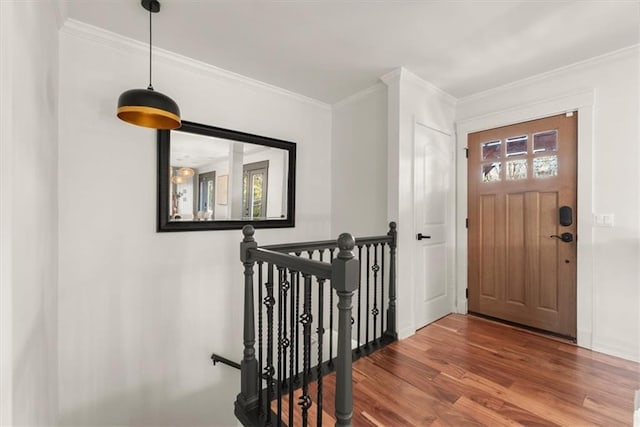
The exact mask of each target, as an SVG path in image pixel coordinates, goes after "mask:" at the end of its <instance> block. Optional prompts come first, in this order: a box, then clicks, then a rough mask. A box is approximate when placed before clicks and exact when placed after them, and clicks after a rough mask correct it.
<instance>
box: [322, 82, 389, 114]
mask: <svg viewBox="0 0 640 427" xmlns="http://www.w3.org/2000/svg"><path fill="white" fill-rule="evenodd" d="M386 88H387V86H386V85H385V84H383V83H382V82H376V83H375V84H373V85H371V86H369V87H367V88H365V89H362V90H361V91H359V92H356V93H354V94H353V95H349V96H347V97H346V98H343V99H341V100H340V101H338V102H336V103H334V104H333V105H332V107H333V109H334V110H335V109H339V108H342V107H344V106H346V105H349V104H352V103H354V102H357V101H359V100H361V99H362V98H365V97H366V96H368V95H370V94H372V93H376V92H380V91H381V90H382V89H386Z"/></svg>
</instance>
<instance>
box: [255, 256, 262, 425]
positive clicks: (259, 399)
mask: <svg viewBox="0 0 640 427" xmlns="http://www.w3.org/2000/svg"><path fill="white" fill-rule="evenodd" d="M257 264H258V301H259V302H258V408H259V413H260V415H261V416H262V415H264V408H263V407H262V403H263V402H262V393H261V392H260V390H262V361H263V359H262V356H263V355H262V305H260V301H262V264H263V262H262V261H259V262H258V263H257Z"/></svg>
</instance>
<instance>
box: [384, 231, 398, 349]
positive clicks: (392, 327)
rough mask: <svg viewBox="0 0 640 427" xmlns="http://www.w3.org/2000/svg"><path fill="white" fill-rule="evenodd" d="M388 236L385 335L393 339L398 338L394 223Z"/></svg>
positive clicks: (396, 236) (396, 234)
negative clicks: (387, 286) (387, 302)
mask: <svg viewBox="0 0 640 427" xmlns="http://www.w3.org/2000/svg"><path fill="white" fill-rule="evenodd" d="M387 235H388V236H390V237H391V243H390V244H389V308H388V309H387V332H386V333H387V335H389V336H390V337H391V338H393V339H398V330H397V329H396V244H397V241H398V240H397V239H398V232H397V230H396V223H395V222H390V223H389V232H388V233H387Z"/></svg>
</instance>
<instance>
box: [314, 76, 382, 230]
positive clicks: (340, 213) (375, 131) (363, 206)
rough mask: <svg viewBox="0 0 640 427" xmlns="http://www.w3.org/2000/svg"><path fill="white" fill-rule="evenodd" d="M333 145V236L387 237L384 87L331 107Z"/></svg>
mask: <svg viewBox="0 0 640 427" xmlns="http://www.w3.org/2000/svg"><path fill="white" fill-rule="evenodd" d="M331 140H332V142H331V143H332V149H331V152H332V156H331V177H332V180H333V181H332V188H331V194H332V199H331V200H332V202H331V204H332V206H333V216H332V219H333V233H332V234H333V235H336V236H337V235H339V234H340V233H344V232H349V233H351V234H353V235H354V236H356V237H359V236H373V235H381V234H386V233H387V230H388V223H387V87H386V86H385V85H384V84H382V83H378V84H377V85H375V86H373V87H371V88H369V89H367V90H366V91H364V92H362V93H359V94H356V95H354V96H352V97H349V98H347V99H345V100H343V101H341V102H339V103H338V104H335V105H334V107H333V119H332V136H331ZM327 175H328V172H324V174H323V175H322V176H319V177H318V179H319V180H322V181H325V178H326V177H327Z"/></svg>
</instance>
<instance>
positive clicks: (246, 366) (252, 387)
mask: <svg viewBox="0 0 640 427" xmlns="http://www.w3.org/2000/svg"><path fill="white" fill-rule="evenodd" d="M254 233H255V230H254V228H253V226H251V225H245V226H244V227H243V228H242V234H243V235H244V239H243V240H242V243H241V244H240V260H241V261H242V264H243V265H244V329H243V344H244V351H243V353H242V362H240V394H238V397H237V399H236V409H237V410H240V411H242V412H244V413H245V414H246V413H247V412H249V411H251V410H253V409H255V408H257V406H258V392H259V391H258V362H257V360H256V350H255V343H256V333H255V315H254V313H255V309H254V306H253V265H254V264H255V261H254V260H253V259H252V258H251V249H255V248H257V247H258V243H256V241H255V239H254V238H253V234H254Z"/></svg>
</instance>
